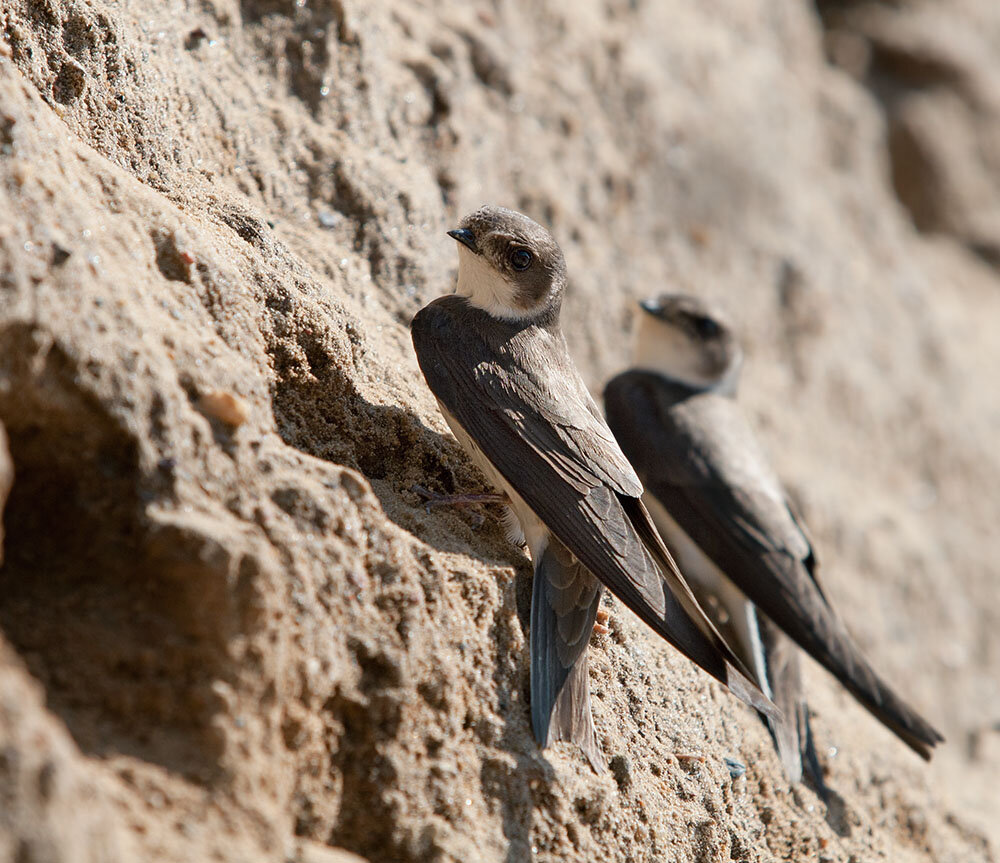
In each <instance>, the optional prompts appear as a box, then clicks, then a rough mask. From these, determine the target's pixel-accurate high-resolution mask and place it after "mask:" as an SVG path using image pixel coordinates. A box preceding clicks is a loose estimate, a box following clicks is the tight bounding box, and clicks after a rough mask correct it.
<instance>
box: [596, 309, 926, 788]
mask: <svg viewBox="0 0 1000 863" xmlns="http://www.w3.org/2000/svg"><path fill="white" fill-rule="evenodd" d="M640 306H641V309H642V311H641V313H640V316H639V329H638V333H637V339H636V346H635V368H634V369H633V370H630V371H627V372H624V373H623V374H620V375H618V376H617V377H615V378H613V379H612V380H611V381H609V382H608V384H607V386H606V387H605V390H604V402H605V410H606V414H607V419H608V424H609V425H610V427H611V429H612V431H613V432H614V434H615V437H616V438H617V440H618V441H619V443H620V444H621V447H622V450H623V451H624V452H625V454H626V455H627V456H628V458H629V460H630V461H631V463H632V464H633V465H634V466H635V469H636V471H637V473H638V475H639V477H640V478H641V480H642V482H643V483H644V485H645V486H646V494H645V496H644V498H643V499H644V500H645V502H646V504H647V506H648V507H649V511H650V513H651V514H652V517H653V521H654V522H655V523H656V526H657V527H658V528H659V530H660V532H661V534H662V535H663V537H664V539H665V540H666V541H667V545H668V546H669V548H670V549H671V551H673V553H674V554H675V555H676V557H677V560H678V562H679V563H680V566H681V570H682V571H683V572H684V573H685V575H686V576H687V578H688V579H689V580H690V581H691V583H692V586H696V593H698V595H699V598H704V596H705V595H711V596H712V597H714V599H715V601H716V602H717V603H718V605H719V606H721V608H722V609H723V611H724V615H725V617H726V618H728V622H727V625H726V626H725V627H723V632H725V633H727V634H731V638H732V640H733V642H734V643H735V644H734V646H735V647H736V650H737V653H738V654H739V655H740V656H741V658H742V659H743V660H744V662H745V663H746V664H747V665H749V666H750V667H751V668H753V670H754V672H755V678H756V681H757V682H758V683H759V684H760V686H761V688H762V689H763V690H764V692H765V693H767V694H768V696H770V697H771V698H773V699H774V702H775V703H776V704H777V706H778V707H779V708H780V709H781V711H782V716H781V717H780V718H773V717H772V718H770V719H769V724H770V726H771V730H772V734H773V735H774V738H775V743H776V746H777V749H778V752H779V755H780V757H781V760H782V762H783V765H784V768H785V771H786V773H787V775H788V777H789V778H790V779H791V780H792V781H798V780H799V778H800V777H801V774H802V766H803V765H802V759H803V758H805V759H806V762H807V766H809V767H810V768H811V769H810V772H812V773H813V778H814V780H815V781H816V782H817V784H818V786H819V787H820V788H822V787H823V786H822V779H821V777H820V776H819V774H818V765H817V764H816V761H815V753H814V752H813V751H812V750H811V746H810V743H809V737H810V734H809V728H808V713H807V711H806V707H805V701H804V699H803V696H802V690H801V679H800V676H799V669H798V660H797V655H796V654H795V651H794V650H793V649H791V645H790V644H789V643H788V642H787V640H785V639H784V638H782V637H781V634H780V632H779V631H778V630H780V631H781V632H784V633H786V634H787V635H788V636H790V637H791V638H792V639H794V641H795V642H797V643H798V644H799V645H800V646H801V647H802V648H804V649H805V650H806V651H807V652H808V653H809V654H810V655H811V656H813V657H814V658H815V659H816V660H817V661H819V662H820V664H822V665H823V666H824V667H825V668H826V669H827V670H828V671H830V672H831V673H832V674H833V675H834V676H835V677H836V678H837V679H838V680H839V681H840V682H841V683H842V684H843V685H844V686H845V687H847V689H848V690H850V692H851V693H852V694H853V695H854V697H855V698H857V700H858V701H860V702H861V704H862V705H864V706H865V707H866V708H867V709H868V710H869V711H871V712H872V713H873V714H874V715H875V716H876V717H877V718H878V719H879V720H880V721H881V722H883V723H884V724H885V725H886V726H887V727H888V728H890V729H891V730H892V731H893V732H895V733H896V734H897V735H898V736H899V737H900V738H901V739H902V740H903V742H905V743H906V744H907V745H908V746H910V747H911V748H912V749H913V750H915V751H916V752H917V753H919V754H920V755H921V756H923V757H924V758H927V759H929V758H930V754H931V749H932V748H933V747H934V746H935V745H936V744H937V743H939V742H941V741H942V740H943V739H944V738H942V737H941V735H940V734H938V732H937V731H935V730H934V729H933V728H932V727H931V726H930V725H929V724H928V723H927V722H926V721H925V720H924V719H922V718H921V717H920V716H919V715H918V714H917V713H916V712H915V711H914V710H913V709H912V708H910V707H909V706H908V705H907V704H905V703H904V702H903V701H902V699H900V698H899V696H897V695H896V693H895V692H893V690H892V689H891V688H890V687H889V686H888V684H886V683H885V682H884V681H883V680H882V679H881V678H880V677H879V676H878V675H877V674H876V673H875V671H874V670H873V669H872V667H871V666H870V665H869V664H868V661H867V660H866V659H865V657H864V656H863V655H862V654H861V652H860V650H859V649H858V648H857V646H856V645H855V643H854V641H853V640H852V639H851V637H850V635H849V634H848V632H847V629H846V628H845V626H844V624H843V622H842V620H841V618H840V617H839V615H838V614H837V613H836V612H835V611H834V609H833V608H832V606H831V605H830V602H829V598H828V597H827V595H826V593H825V592H824V590H823V587H822V585H821V584H820V582H819V578H818V575H817V571H816V570H817V564H816V555H815V554H814V552H813V548H812V544H811V542H810V540H809V537H808V534H807V533H806V530H805V527H804V525H803V523H802V520H801V519H800V518H799V516H798V515H797V514H796V512H795V510H794V508H793V507H792V506H791V504H790V503H789V500H788V497H787V495H786V494H785V491H784V489H783V488H782V486H781V483H780V482H779V480H778V478H777V476H776V475H775V473H774V472H773V471H772V469H771V467H770V465H769V464H768V461H767V459H766V458H765V456H764V454H763V452H762V451H761V449H760V447H759V446H758V444H757V441H756V439H755V438H754V435H753V433H752V432H751V430H750V428H749V426H748V425H747V423H746V421H745V420H744V418H743V416H742V414H741V412H740V409H739V407H738V406H737V404H736V401H735V398H734V397H735V394H736V388H737V384H738V382H739V375H740V370H741V366H742V363H743V353H742V351H741V349H740V346H739V344H738V342H737V340H736V338H735V336H734V334H733V332H732V330H731V329H730V328H729V327H728V326H727V325H726V324H725V323H724V322H723V321H722V320H721V319H720V318H719V317H718V316H717V315H714V314H713V313H712V312H711V310H710V309H709V308H708V307H707V306H706V305H705V304H704V303H703V302H701V301H700V300H698V299H695V298H694V297H689V296H682V295H664V296H661V297H657V298H655V299H650V300H645V301H643V302H642V303H640ZM810 762H811V763H810Z"/></svg>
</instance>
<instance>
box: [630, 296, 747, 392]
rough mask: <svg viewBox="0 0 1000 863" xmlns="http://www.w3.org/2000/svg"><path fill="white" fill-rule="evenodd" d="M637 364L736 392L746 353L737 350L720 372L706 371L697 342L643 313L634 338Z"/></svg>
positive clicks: (678, 378)
mask: <svg viewBox="0 0 1000 863" xmlns="http://www.w3.org/2000/svg"><path fill="white" fill-rule="evenodd" d="M634 366H635V368H639V369H644V370H646V371H651V372H655V373H656V374H659V375H663V376H665V377H668V378H670V379H671V380H675V381H679V382H680V383H684V384H688V386H692V387H698V388H699V389H712V390H714V391H715V392H718V393H720V394H724V395H735V393H736V387H737V384H738V383H739V378H740V369H741V368H742V366H743V355H742V353H738V354H737V355H736V356H735V357H734V358H733V361H732V362H731V363H730V364H729V366H728V367H727V368H726V370H725V371H724V372H723V373H722V374H721V375H718V374H716V375H710V374H706V373H705V364H704V363H703V362H702V357H701V352H700V348H699V346H698V345H696V344H694V343H693V342H692V341H691V339H690V338H689V337H688V336H686V335H685V334H684V333H682V332H680V331H679V330H677V329H675V328H674V327H671V326H668V325H666V324H663V323H661V322H660V321H657V320H656V319H655V318H652V317H650V316H649V315H647V314H645V313H642V315H641V317H640V318H639V330H638V332H637V333H636V339H635V354H634Z"/></svg>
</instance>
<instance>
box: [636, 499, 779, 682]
mask: <svg viewBox="0 0 1000 863" xmlns="http://www.w3.org/2000/svg"><path fill="white" fill-rule="evenodd" d="M642 501H643V503H645V504H646V509H648V510H649V515H650V517H651V518H652V519H653V524H655V525H656V529H657V530H658V531H659V532H660V536H662V537H663V539H664V540H665V542H666V543H667V547H668V548H669V549H670V552H671V554H673V556H674V560H676V561H677V566H678V568H679V569H680V571H681V573H682V574H683V576H684V577H685V578H686V579H687V580H688V581H689V582H690V583H692V584H694V585H699V586H700V587H701V588H702V589H703V590H704V591H705V592H706V593H710V594H712V595H713V596H714V597H715V598H716V599H717V600H718V601H719V603H720V604H721V605H722V607H723V608H724V609H725V611H726V614H728V615H729V618H730V620H731V621H732V626H733V631H734V633H735V635H736V638H737V639H739V641H740V646H741V647H742V648H743V650H744V651H745V652H746V653H748V654H749V655H750V657H751V658H752V664H753V672H754V674H755V675H756V677H757V684H758V685H759V686H760V688H761V689H762V690H763V692H764V694H765V695H766V696H767V697H768V698H773V697H774V694H773V693H772V691H771V684H770V681H769V680H768V674H767V660H766V658H765V656H764V644H763V642H762V641H761V638H760V628H759V627H758V625H757V612H756V609H755V608H754V605H753V603H752V602H750V600H748V599H747V598H746V595H745V594H744V593H743V592H742V591H741V590H740V589H739V588H738V587H736V585H734V584H733V583H732V582H731V581H730V580H729V579H728V578H726V576H725V575H724V574H723V572H722V570H721V569H719V567H717V566H716V565H715V564H714V563H713V562H712V560H711V559H710V558H709V557H708V556H707V555H706V554H705V553H704V552H703V551H702V550H701V549H700V548H699V547H698V546H697V544H696V543H695V542H694V540H692V539H691V537H689V536H688V535H687V533H686V532H685V531H684V529H683V528H682V527H681V526H680V525H679V524H678V523H677V522H676V521H674V519H673V517H672V516H671V515H670V513H668V512H667V510H666V509H665V508H664V506H663V504H661V503H660V502H659V501H658V500H657V499H656V498H655V497H653V496H652V495H651V494H649V493H646V494H644V495H643V496H642Z"/></svg>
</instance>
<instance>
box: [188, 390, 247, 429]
mask: <svg viewBox="0 0 1000 863" xmlns="http://www.w3.org/2000/svg"><path fill="white" fill-rule="evenodd" d="M198 410H200V411H201V412H202V413H203V414H205V415H206V416H209V417H212V418H214V419H217V420H220V421H222V422H224V423H225V424H226V425H230V426H233V427H234V428H236V427H238V426H241V425H243V423H245V422H246V421H247V419H249V417H250V406H249V405H248V404H247V403H246V401H244V400H243V399H241V398H240V397H239V396H237V395H234V394H233V393H227V392H225V391H223V390H212V391H211V392H207V393H205V394H204V395H203V396H202V397H201V398H200V399H198Z"/></svg>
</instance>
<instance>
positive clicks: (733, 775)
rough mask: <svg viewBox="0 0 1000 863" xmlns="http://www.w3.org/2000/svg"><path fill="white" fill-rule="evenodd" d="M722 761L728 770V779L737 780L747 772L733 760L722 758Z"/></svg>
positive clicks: (743, 766)
mask: <svg viewBox="0 0 1000 863" xmlns="http://www.w3.org/2000/svg"><path fill="white" fill-rule="evenodd" d="M722 760H723V761H725V762H726V767H728V768H729V778H730V779H739V778H740V777H741V776H743V775H744V774H745V773H746V772H747V769H746V766H745V765H743V764H740V762H739V761H737V760H736V759H735V758H723V759H722Z"/></svg>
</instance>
